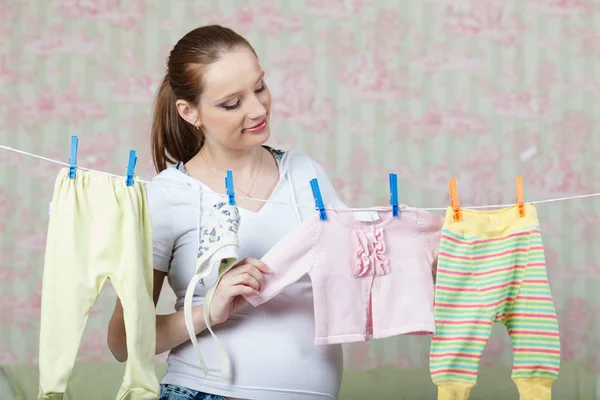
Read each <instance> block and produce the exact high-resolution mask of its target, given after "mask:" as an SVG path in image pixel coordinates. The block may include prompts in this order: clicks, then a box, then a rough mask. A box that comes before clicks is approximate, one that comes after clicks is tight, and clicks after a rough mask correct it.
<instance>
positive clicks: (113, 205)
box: [38, 168, 159, 400]
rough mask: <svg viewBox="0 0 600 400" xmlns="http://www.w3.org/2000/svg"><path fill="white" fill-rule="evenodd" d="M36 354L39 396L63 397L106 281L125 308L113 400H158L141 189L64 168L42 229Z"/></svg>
mask: <svg viewBox="0 0 600 400" xmlns="http://www.w3.org/2000/svg"><path fill="white" fill-rule="evenodd" d="M44 262H45V265H44V272H43V278H42V279H43V281H42V305H41V325H40V350H39V374H40V381H39V393H38V398H39V399H56V400H58V399H62V398H63V394H64V392H65V390H66V388H67V383H68V381H69V377H70V375H71V371H72V369H73V365H74V363H75V358H76V356H77V350H78V348H79V345H80V343H81V338H82V334H83V330H84V328H85V324H86V321H87V317H88V313H89V311H90V309H91V308H92V306H93V305H94V303H95V301H96V299H97V298H98V296H99V294H100V292H101V291H102V288H103V287H104V284H105V283H106V280H107V279H110V281H111V283H112V286H113V287H114V288H115V291H116V292H117V295H118V296H119V299H120V300H121V303H122V305H123V314H124V320H125V329H126V330H127V354H128V358H127V366H126V368H125V376H124V378H123V384H122V385H121V388H120V390H119V392H118V394H117V396H116V398H117V399H128V400H151V399H156V398H158V395H159V384H158V380H157V378H156V374H155V372H154V353H155V345H156V333H155V329H156V316H155V310H154V302H153V300H152V287H153V274H152V231H151V222H150V218H149V214H148V207H147V200H146V191H145V187H144V186H143V185H141V184H139V183H137V182H134V184H133V186H127V185H126V184H125V180H124V179H123V178H115V177H111V176H109V175H106V174H104V173H100V172H88V171H81V170H78V171H77V175H76V177H75V179H69V169H68V168H63V169H62V170H61V171H60V173H59V175H58V177H57V179H56V182H55V185H54V194H53V198H52V211H51V214H50V220H49V224H48V236H47V241H46V253H45V261H44Z"/></svg>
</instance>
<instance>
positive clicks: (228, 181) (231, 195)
mask: <svg viewBox="0 0 600 400" xmlns="http://www.w3.org/2000/svg"><path fill="white" fill-rule="evenodd" d="M225 188H227V196H228V197H229V205H232V206H233V205H235V190H234V188H233V173H232V172H231V171H227V176H226V177H225Z"/></svg>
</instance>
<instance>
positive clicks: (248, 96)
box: [198, 47, 271, 150]
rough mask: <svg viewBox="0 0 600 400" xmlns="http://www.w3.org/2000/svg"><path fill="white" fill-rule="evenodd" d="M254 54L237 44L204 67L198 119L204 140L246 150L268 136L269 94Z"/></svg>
mask: <svg viewBox="0 0 600 400" xmlns="http://www.w3.org/2000/svg"><path fill="white" fill-rule="evenodd" d="M263 77H264V72H263V70H262V68H261V67H260V65H259V63H258V59H257V57H256V55H255V54H254V53H253V52H252V50H250V49H248V48H246V47H238V48H237V49H235V50H233V51H230V52H228V53H226V54H224V55H223V57H222V58H221V59H220V60H219V61H217V62H215V63H213V64H210V65H208V66H207V67H206V68H205V69H204V75H203V83H204V92H203V93H202V95H201V96H200V104H199V113H198V122H199V123H200V124H201V127H202V129H203V130H204V134H205V135H206V141H207V143H212V144H217V145H220V146H223V147H225V148H229V149H237V150H240V149H247V148H251V147H255V146H259V145H262V144H263V143H265V142H266V141H267V140H268V139H269V136H270V129H269V115H270V112H269V111H270V109H271V94H270V93H269V89H268V88H267V86H266V84H265V82H264V79H263Z"/></svg>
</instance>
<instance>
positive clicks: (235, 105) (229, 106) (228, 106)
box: [222, 100, 240, 110]
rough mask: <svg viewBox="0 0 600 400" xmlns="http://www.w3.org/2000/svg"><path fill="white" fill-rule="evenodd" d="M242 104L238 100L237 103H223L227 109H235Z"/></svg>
mask: <svg viewBox="0 0 600 400" xmlns="http://www.w3.org/2000/svg"><path fill="white" fill-rule="evenodd" d="M239 105H240V101H239V100H238V101H236V102H235V104H223V106H222V107H223V108H224V109H226V110H234V109H236V108H238V107H239Z"/></svg>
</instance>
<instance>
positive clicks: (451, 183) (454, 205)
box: [448, 178, 462, 222]
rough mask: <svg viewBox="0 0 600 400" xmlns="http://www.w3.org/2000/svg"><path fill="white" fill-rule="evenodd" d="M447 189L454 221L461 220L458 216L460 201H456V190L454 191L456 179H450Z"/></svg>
mask: <svg viewBox="0 0 600 400" xmlns="http://www.w3.org/2000/svg"><path fill="white" fill-rule="evenodd" d="M448 189H449V190H450V205H451V206H452V209H453V210H454V221H457V222H458V221H460V220H462V217H461V215H460V201H459V199H458V189H456V178H452V179H450V181H449V182H448Z"/></svg>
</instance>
